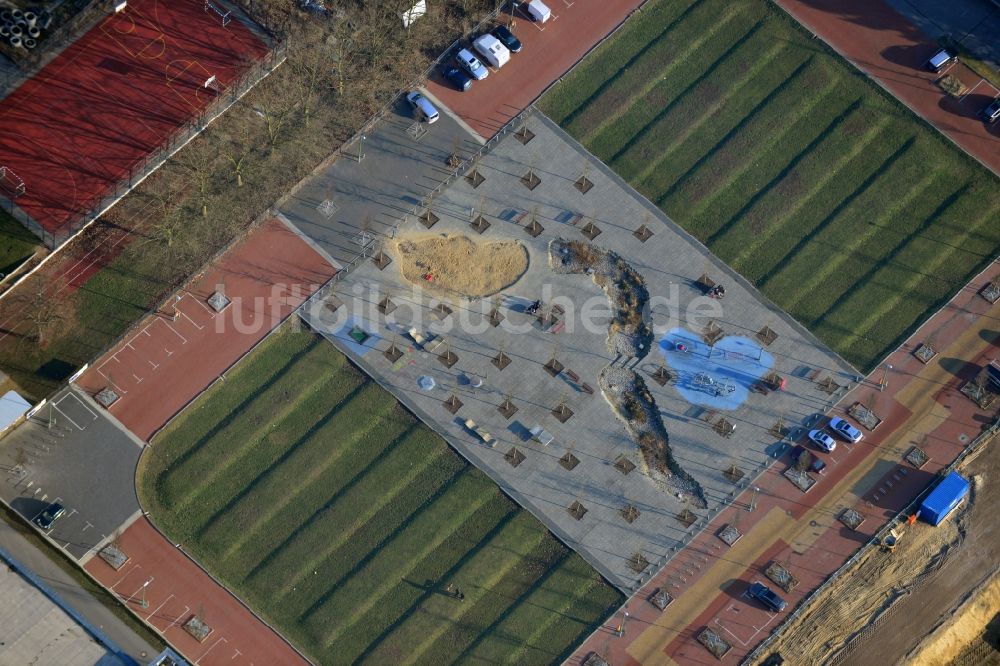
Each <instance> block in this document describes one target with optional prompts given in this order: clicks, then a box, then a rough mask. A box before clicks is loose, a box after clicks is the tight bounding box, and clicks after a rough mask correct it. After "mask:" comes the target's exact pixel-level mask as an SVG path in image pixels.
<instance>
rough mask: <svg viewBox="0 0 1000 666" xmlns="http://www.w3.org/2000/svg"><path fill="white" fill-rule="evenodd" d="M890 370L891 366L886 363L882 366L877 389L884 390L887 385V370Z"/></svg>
mask: <svg viewBox="0 0 1000 666" xmlns="http://www.w3.org/2000/svg"><path fill="white" fill-rule="evenodd" d="M890 370H892V366H891V365H890V364H888V363H886V364H885V365H883V366H882V379H881V380H880V381H879V383H878V390H879V391H884V390H885V388H886V387H887V386H888V385H889V371H890Z"/></svg>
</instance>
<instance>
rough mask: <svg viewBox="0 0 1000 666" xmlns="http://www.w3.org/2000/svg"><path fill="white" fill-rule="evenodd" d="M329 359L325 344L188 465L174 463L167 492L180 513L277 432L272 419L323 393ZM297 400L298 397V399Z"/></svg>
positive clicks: (215, 436)
mask: <svg viewBox="0 0 1000 666" xmlns="http://www.w3.org/2000/svg"><path fill="white" fill-rule="evenodd" d="M328 357H329V350H328V349H326V348H324V346H322V345H316V346H314V347H312V348H311V349H309V351H307V352H306V353H305V354H304V355H303V356H302V357H301V358H300V359H299V362H297V363H296V364H295V366H294V371H291V370H290V371H287V372H285V373H283V374H282V375H281V376H280V377H277V378H276V380H275V381H274V382H273V383H271V384H270V385H268V386H267V387H265V388H264V389H263V390H261V391H258V392H256V393H255V394H254V397H253V399H252V400H251V401H249V402H248V403H247V404H246V406H245V407H244V408H243V409H242V410H241V411H240V418H231V419H229V420H228V421H226V422H225V424H224V425H223V426H222V427H221V428H219V429H218V430H215V431H213V432H211V433H210V434H209V435H208V437H207V439H205V440H203V442H201V443H200V445H199V446H198V448H197V450H195V451H194V452H193V453H192V454H191V455H189V456H187V457H186V458H185V459H184V460H183V461H181V462H178V463H175V464H174V465H171V467H170V468H169V469H168V470H167V471H166V473H165V477H166V478H165V481H164V485H163V487H164V490H165V493H166V495H167V497H168V498H169V499H170V501H171V506H172V507H174V508H175V509H176V510H177V511H183V510H184V509H185V508H186V507H188V506H190V504H191V503H192V502H193V501H195V499H196V496H197V495H198V494H199V491H200V490H203V489H205V488H207V487H209V486H212V485H214V481H215V479H216V478H217V477H218V476H219V475H220V474H222V472H223V471H224V470H225V469H226V468H227V466H229V465H231V464H233V462H235V460H236V459H238V458H239V457H240V455H241V454H242V453H243V452H244V451H246V450H247V449H248V448H251V447H252V446H254V445H255V444H257V443H258V442H259V441H260V440H262V439H264V438H265V437H267V435H268V434H269V433H270V432H271V431H272V430H273V424H272V420H274V419H275V417H277V418H278V419H280V418H282V417H283V416H286V415H287V414H289V413H290V412H292V411H294V410H295V409H296V408H297V406H298V404H297V399H299V398H301V397H302V395H303V394H304V393H307V392H309V391H317V390H319V389H320V388H321V387H323V386H324V384H325V383H326V382H327V380H328V378H329V376H330V374H329V366H328V365H326V364H324V363H321V362H320V361H321V360H323V359H325V358H328ZM292 398H295V399H292Z"/></svg>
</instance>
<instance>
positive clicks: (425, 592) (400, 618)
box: [331, 504, 538, 663]
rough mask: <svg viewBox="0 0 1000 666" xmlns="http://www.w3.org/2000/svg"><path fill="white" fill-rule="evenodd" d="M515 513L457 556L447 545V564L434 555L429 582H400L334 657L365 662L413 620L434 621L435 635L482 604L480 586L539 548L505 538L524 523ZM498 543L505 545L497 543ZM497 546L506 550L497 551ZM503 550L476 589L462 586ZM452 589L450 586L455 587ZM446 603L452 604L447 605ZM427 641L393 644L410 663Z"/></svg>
mask: <svg viewBox="0 0 1000 666" xmlns="http://www.w3.org/2000/svg"><path fill="white" fill-rule="evenodd" d="M511 508H512V510H511V511H509V512H507V513H506V514H505V515H504V516H503V517H502V518H501V519H500V520H498V521H497V522H496V523H495V524H494V525H493V527H491V528H490V529H489V531H487V532H486V533H484V534H483V535H482V537H481V538H480V539H479V540H478V541H476V542H475V543H472V542H471V541H470V546H467V547H466V546H463V547H461V548H460V549H459V550H457V551H453V549H449V548H447V547H446V545H442V548H441V549H439V550H440V551H442V552H443V553H444V554H445V558H447V559H442V558H441V557H440V555H439V554H437V553H436V554H435V555H433V556H430V557H429V558H428V560H427V564H428V565H429V567H430V568H425V569H423V571H425V572H426V573H427V578H426V579H425V580H424V581H423V582H422V583H419V584H414V581H413V580H411V579H404V580H402V581H399V582H398V583H397V585H396V586H395V588H394V589H392V590H390V591H389V592H387V593H386V594H385V596H384V597H383V601H382V602H380V603H377V604H375V605H373V606H372V607H371V608H370V609H369V610H368V611H367V612H366V613H364V614H363V615H362V616H361V617H360V618H359V619H358V620H357V622H356V623H355V624H356V625H357V626H359V627H364V631H363V632H362V631H356V630H355V631H346V632H342V633H341V635H340V637H339V638H338V639H337V641H336V642H335V643H334V644H333V645H331V649H332V651H333V652H331V653H332V654H333V653H335V654H337V655H341V656H342V657H344V658H345V660H346V661H350V662H351V663H360V662H362V661H365V660H366V659H367V658H368V655H369V654H370V651H371V650H372V649H373V648H374V647H375V646H377V645H379V644H380V643H381V641H383V640H384V639H385V638H386V637H387V636H389V635H390V634H392V633H393V632H394V630H395V629H396V628H398V627H400V626H401V625H405V624H407V623H408V622H409V620H411V619H413V618H420V617H422V618H423V619H425V620H429V621H430V624H429V625H424V626H425V628H426V630H427V631H428V632H431V633H434V632H435V629H434V627H442V628H444V627H450V626H453V625H454V618H453V617H451V616H450V615H449V613H448V610H449V609H452V610H455V607H456V606H458V607H459V608H458V609H457V610H456V611H455V612H458V613H461V612H462V611H463V609H464V610H466V611H467V610H469V609H471V608H472V607H473V606H475V605H476V604H477V603H478V601H479V599H480V595H478V594H477V589H476V584H477V583H478V584H482V585H489V586H491V587H492V586H494V585H497V584H498V583H499V581H500V580H501V579H502V578H503V573H504V572H506V571H507V570H508V567H510V566H514V565H512V564H511V562H512V561H515V562H516V561H517V560H518V559H519V558H518V557H517V556H513V554H512V553H511V549H512V548H523V547H526V546H527V547H528V548H529V550H530V549H531V548H534V547H535V546H537V545H538V542H534V543H533V544H526V545H525V544H520V545H515V542H514V541H511V540H509V538H508V537H507V536H506V535H507V534H508V530H509V528H510V526H511V524H512V523H515V522H517V521H518V520H519V519H520V520H524V519H525V514H524V512H522V511H518V510H517V509H516V506H515V505H514V504H511ZM522 538H529V539H530V538H531V536H530V535H527V534H522ZM498 540H501V541H499V542H498ZM498 543H500V544H503V545H502V546H498ZM498 547H500V548H502V549H503V556H502V557H498V558H495V559H493V560H492V561H493V563H494V565H495V568H493V569H486V568H481V569H478V572H479V574H480V575H479V577H478V579H477V580H476V582H475V583H471V587H470V586H469V585H463V584H462V583H464V582H465V581H464V579H461V578H460V577H459V575H460V572H462V571H464V570H466V569H467V567H468V566H469V565H470V563H474V562H479V561H481V558H482V557H483V554H484V553H490V552H494V553H495V552H496V550H497V548H498ZM445 565H447V566H445ZM497 569H499V570H502V571H498V570H497ZM421 575H424V574H421ZM449 585H451V587H450V588H449ZM449 590H450V591H449ZM458 593H461V594H462V597H461V599H457V598H455V596H452V595H457V594H458ZM427 602H438V605H432V606H431V607H428V606H426V605H425V604H426V603H427ZM441 602H450V603H443V604H442V603H441ZM432 609H433V610H432ZM428 613H430V614H428ZM463 624H465V625H466V626H467V628H468V629H469V631H472V632H477V630H476V628H475V627H474V626H473V625H472V624H471V623H469V622H466V621H463ZM423 638H425V636H423V635H421V636H417V637H415V641H416V642H415V643H412V644H411V643H410V642H409V640H408V639H407V638H403V637H398V638H394V639H393V642H394V643H395V644H396V645H407V646H408V648H407V650H406V657H405V658H407V659H413V658H415V657H416V654H415V653H416V651H417V650H418V649H420V646H419V645H418V643H420V641H421V640H422V639H423ZM454 650H455V647H454V646H452V647H451V648H450V651H454ZM432 654H433V653H432ZM424 661H427V660H426V659H425V660H424Z"/></svg>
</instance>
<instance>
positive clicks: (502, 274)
mask: <svg viewBox="0 0 1000 666" xmlns="http://www.w3.org/2000/svg"><path fill="white" fill-rule="evenodd" d="M392 252H393V254H394V255H395V256H396V259H397V261H399V265H400V269H401V270H402V273H403V277H405V278H406V279H407V280H409V281H410V282H412V283H413V284H418V285H420V286H421V287H423V288H424V289H427V290H428V291H432V292H436V293H440V294H447V295H449V296H462V297H465V298H482V297H483V296H489V295H491V294H495V293H497V292H498V291H500V290H502V289H506V288H507V287H509V286H510V285H512V284H514V283H515V282H517V281H518V280H519V279H520V277H521V276H522V275H524V272H525V271H526V270H528V251H527V249H525V247H524V245H522V244H521V243H519V242H518V241H516V240H505V241H484V242H475V241H473V240H472V239H471V238H469V237H468V236H462V235H458V234H439V235H422V236H416V235H410V236H403V237H401V238H399V239H397V240H396V242H395V243H394V244H393V247H392Z"/></svg>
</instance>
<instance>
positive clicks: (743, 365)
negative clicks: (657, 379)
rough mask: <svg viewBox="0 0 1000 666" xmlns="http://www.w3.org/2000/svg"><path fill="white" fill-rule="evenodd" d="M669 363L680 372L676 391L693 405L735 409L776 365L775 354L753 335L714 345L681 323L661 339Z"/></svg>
mask: <svg viewBox="0 0 1000 666" xmlns="http://www.w3.org/2000/svg"><path fill="white" fill-rule="evenodd" d="M659 349H660V353H661V354H663V358H664V360H665V361H666V363H667V365H668V366H670V367H671V368H672V369H673V370H675V371H676V372H677V376H678V381H677V383H676V385H675V387H676V388H677V392H678V393H680V394H681V397H683V398H684V399H685V400H687V401H688V402H690V403H691V404H692V405H701V406H704V407H710V408H712V409H719V410H727V411H732V410H734V409H736V408H738V407H739V406H740V405H742V404H743V403H744V402H746V399H747V398H748V397H749V395H750V387H751V386H752V385H753V383H754V382H756V381H757V380H758V379H760V378H761V377H763V376H764V375H765V374H767V373H768V372H769V371H770V370H771V368H772V367H774V357H773V356H772V355H771V354H769V353H767V352H766V351H764V348H763V347H761V346H760V345H759V344H757V343H756V342H754V341H753V340H751V339H750V338H747V337H744V336H741V335H734V336H726V337H724V338H722V340H720V341H719V342H718V343H716V344H715V346H714V347H712V346H709V345H707V344H705V342H704V341H702V339H701V337H700V336H698V335H697V334H695V333H692V332H691V331H689V330H687V329H685V328H682V327H678V328H673V329H671V330H670V331H668V332H667V333H666V334H665V335H664V336H663V338H661V339H660V343H659Z"/></svg>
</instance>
